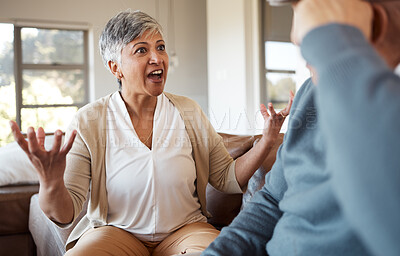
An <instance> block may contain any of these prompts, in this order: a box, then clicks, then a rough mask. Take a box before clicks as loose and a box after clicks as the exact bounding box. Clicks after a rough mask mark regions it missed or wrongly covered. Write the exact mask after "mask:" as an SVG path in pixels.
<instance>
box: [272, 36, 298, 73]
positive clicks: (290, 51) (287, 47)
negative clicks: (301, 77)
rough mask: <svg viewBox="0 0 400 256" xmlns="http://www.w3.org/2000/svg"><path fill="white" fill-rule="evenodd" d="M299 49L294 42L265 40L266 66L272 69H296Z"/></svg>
mask: <svg viewBox="0 0 400 256" xmlns="http://www.w3.org/2000/svg"><path fill="white" fill-rule="evenodd" d="M298 55H299V53H298V49H297V47H296V46H295V45H294V44H292V43H286V42H273V41H267V42H265V67H266V69H272V70H296V65H297V61H298V60H297V58H298Z"/></svg>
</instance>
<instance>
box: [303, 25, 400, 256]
mask: <svg viewBox="0 0 400 256" xmlns="http://www.w3.org/2000/svg"><path fill="white" fill-rule="evenodd" d="M301 48H302V53H303V56H304V58H305V59H306V61H307V62H308V63H309V64H310V65H311V66H313V67H314V68H315V69H316V71H317V74H318V79H319V81H318V89H317V104H318V110H319V111H318V114H319V115H320V116H319V120H320V122H321V129H322V132H323V134H324V137H325V138H326V145H327V148H326V150H327V166H328V168H329V171H330V172H331V173H332V186H333V189H334V193H335V195H336V197H337V199H338V201H339V204H340V206H341V208H342V209H343V213H344V216H345V218H346V219H347V221H348V222H349V225H351V226H352V227H353V228H354V230H355V232H356V233H357V234H358V236H359V237H360V238H361V240H362V241H363V242H364V244H365V246H366V247H367V248H370V250H371V251H372V252H373V253H374V254H376V255H400V243H399V242H398V238H399V237H400V221H399V217H398V216H399V212H400V200H399V198H398V197H399V195H400V134H399V131H400V119H399V118H398V117H399V115H400V78H399V77H398V76H397V75H395V74H394V72H393V71H392V70H391V69H390V68H389V67H388V66H387V65H386V63H385V62H384V60H383V59H381V57H380V56H379V55H378V53H377V52H376V51H375V50H374V48H373V47H372V46H371V45H370V43H369V42H368V41H367V40H366V39H365V38H364V36H363V35H362V33H361V32H360V31H359V30H358V29H356V28H354V27H350V26H345V25H338V24H330V25H326V26H323V27H320V28H317V29H314V30H313V31H311V32H310V33H309V34H308V35H307V36H306V37H305V38H304V40H303V43H302V46H301Z"/></svg>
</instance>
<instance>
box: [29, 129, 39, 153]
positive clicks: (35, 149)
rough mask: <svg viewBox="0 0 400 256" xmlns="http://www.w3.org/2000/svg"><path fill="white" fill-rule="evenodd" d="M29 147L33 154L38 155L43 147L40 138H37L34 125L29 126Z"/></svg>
mask: <svg viewBox="0 0 400 256" xmlns="http://www.w3.org/2000/svg"><path fill="white" fill-rule="evenodd" d="M28 148H29V152H30V153H31V154H33V155H36V156H39V155H40V151H41V148H40V146H39V144H38V139H37V138H36V133H35V130H34V129H33V127H29V128H28Z"/></svg>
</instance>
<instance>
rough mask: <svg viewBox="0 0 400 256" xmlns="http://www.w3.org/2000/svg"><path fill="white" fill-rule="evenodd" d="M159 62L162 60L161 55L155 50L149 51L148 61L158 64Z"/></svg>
mask: <svg viewBox="0 0 400 256" xmlns="http://www.w3.org/2000/svg"><path fill="white" fill-rule="evenodd" d="M161 62H162V57H161V56H160V55H159V54H158V53H157V52H151V55H150V61H149V63H150V64H156V65H160V64H161Z"/></svg>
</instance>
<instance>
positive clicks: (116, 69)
mask: <svg viewBox="0 0 400 256" xmlns="http://www.w3.org/2000/svg"><path fill="white" fill-rule="evenodd" d="M107 64H108V67H109V68H110V71H111V73H113V75H114V76H115V77H116V78H118V79H121V78H122V73H121V71H120V69H119V66H118V63H116V62H114V61H111V60H109V61H108V63H107Z"/></svg>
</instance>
